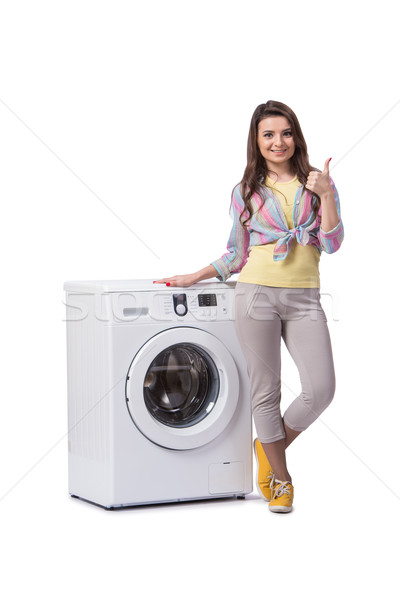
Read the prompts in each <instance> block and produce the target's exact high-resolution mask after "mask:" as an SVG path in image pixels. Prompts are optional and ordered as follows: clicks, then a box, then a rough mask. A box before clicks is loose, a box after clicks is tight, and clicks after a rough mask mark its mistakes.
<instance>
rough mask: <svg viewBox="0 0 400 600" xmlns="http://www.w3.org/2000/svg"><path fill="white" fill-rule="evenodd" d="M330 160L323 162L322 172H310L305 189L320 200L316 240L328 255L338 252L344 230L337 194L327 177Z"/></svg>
mask: <svg viewBox="0 0 400 600" xmlns="http://www.w3.org/2000/svg"><path fill="white" fill-rule="evenodd" d="M330 160H331V159H330V158H329V159H328V160H326V161H325V166H324V170H323V171H322V173H320V172H319V171H311V172H310V173H309V175H308V179H307V185H306V187H307V189H309V190H310V191H312V192H315V193H316V194H318V196H319V197H320V198H321V209H320V214H321V224H320V227H319V231H318V239H319V243H320V245H321V249H322V250H325V252H327V253H328V254H332V253H333V252H336V251H337V250H339V248H340V246H341V244H342V242H343V238H344V229H343V223H342V219H341V216H340V202H339V194H338V193H337V189H336V187H335V184H334V183H333V181H332V179H331V178H330V176H329V162H330Z"/></svg>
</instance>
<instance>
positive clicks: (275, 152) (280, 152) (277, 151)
mask: <svg viewBox="0 0 400 600" xmlns="http://www.w3.org/2000/svg"><path fill="white" fill-rule="evenodd" d="M271 152H274V154H283V153H284V152H286V150H271Z"/></svg>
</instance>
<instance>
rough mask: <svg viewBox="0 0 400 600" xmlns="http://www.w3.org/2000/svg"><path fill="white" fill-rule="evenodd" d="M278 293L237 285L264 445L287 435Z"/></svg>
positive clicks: (238, 322) (240, 327)
mask: <svg viewBox="0 0 400 600" xmlns="http://www.w3.org/2000/svg"><path fill="white" fill-rule="evenodd" d="M274 296H275V291H274V290H273V289H272V291H271V288H266V287H265V286H260V285H253V284H247V283H237V284H236V290H235V328H236V333H237V335H238V339H239V342H240V345H241V348H242V351H243V354H244V357H245V359H246V363H247V372H248V374H249V379H250V393H251V407H252V413H253V418H254V423H255V426H256V430H257V435H258V438H259V440H260V442H261V443H262V444H263V443H270V442H277V441H278V440H284V438H285V429H284V426H283V422H282V415H281V411H280V399H281V378H280V373H281V352H280V348H281V331H282V324H281V319H280V315H279V312H278V311H277V309H276V306H275V302H274V300H275V298H274ZM280 445H282V442H281V444H280ZM268 459H269V456H268ZM271 466H272V463H271Z"/></svg>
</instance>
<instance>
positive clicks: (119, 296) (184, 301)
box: [96, 288, 234, 323]
mask: <svg viewBox="0 0 400 600" xmlns="http://www.w3.org/2000/svg"><path fill="white" fill-rule="evenodd" d="M105 297H108V300H106V298H105ZM105 297H104V298H103V302H105V303H106V304H107V303H108V301H111V303H112V307H110V308H111V310H112V314H113V321H115V322H118V323H120V322H126V321H138V320H139V321H140V322H141V323H148V322H151V321H154V320H156V321H167V322H168V321H169V322H180V323H188V322H189V321H190V322H193V321H200V322H201V321H202V322H206V321H229V320H232V318H233V317H232V314H233V299H234V289H222V290H218V289H215V288H213V289H211V290H207V289H206V290H204V291H203V290H198V289H191V288H186V289H185V290H184V291H183V290H182V291H173V290H168V291H164V290H160V291H158V290H157V291H154V292H147V291H146V292H145V291H143V292H142V291H138V292H123V293H112V294H106V295H105ZM99 302H100V301H99ZM104 308H105V307H104ZM102 311H103V309H101V306H100V304H99V308H98V310H97V312H98V313H99V315H100V316H99V315H98V316H99V318H101V314H103V312H102ZM96 314H97V313H96ZM102 320H104V319H102Z"/></svg>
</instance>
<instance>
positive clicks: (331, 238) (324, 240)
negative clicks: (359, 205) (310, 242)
mask: <svg viewBox="0 0 400 600" xmlns="http://www.w3.org/2000/svg"><path fill="white" fill-rule="evenodd" d="M331 186H332V189H333V192H334V194H335V202H336V208H337V212H338V215H339V223H338V224H337V225H336V227H334V228H333V229H331V230H330V231H324V230H323V229H321V227H320V229H319V232H318V239H319V243H320V244H321V249H322V250H324V251H325V252H326V253H327V254H333V253H334V252H336V251H337V250H339V248H340V246H341V245H342V242H343V238H344V229H343V222H342V218H341V214H340V201H339V194H338V191H337V189H336V186H335V184H334V183H333V180H332V179H331Z"/></svg>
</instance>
